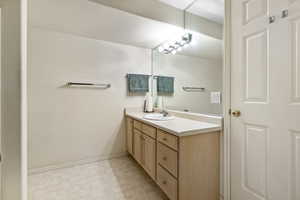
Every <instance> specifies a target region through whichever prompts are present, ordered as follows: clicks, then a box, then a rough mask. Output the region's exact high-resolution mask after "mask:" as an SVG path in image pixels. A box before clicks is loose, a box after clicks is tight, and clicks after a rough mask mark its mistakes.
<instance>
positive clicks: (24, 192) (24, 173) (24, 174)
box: [20, 0, 28, 200]
mask: <svg viewBox="0 0 300 200" xmlns="http://www.w3.org/2000/svg"><path fill="white" fill-rule="evenodd" d="M27 3H28V2H27V0H21V19H20V20H21V200H27V199H28V186H27V183H28V158H27V149H28V148H27V145H28V143H27V130H28V129H27V122H28V120H27V114H28V112H27V105H28V104H27V25H28V23H27Z"/></svg>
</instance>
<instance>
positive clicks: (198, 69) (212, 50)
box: [152, 0, 223, 115]
mask: <svg viewBox="0 0 300 200" xmlns="http://www.w3.org/2000/svg"><path fill="white" fill-rule="evenodd" d="M205 2H207V1H202V0H198V1H194V2H193V4H191V5H190V6H189V7H188V8H187V9H186V10H185V14H184V28H183V33H182V35H179V36H174V38H172V37H170V39H169V40H168V41H165V42H163V43H162V44H161V45H159V46H158V47H156V48H154V49H153V66H152V67H153V69H152V71H153V77H154V79H153V80H154V81H153V92H154V96H155V97H156V104H162V106H163V107H164V109H170V110H178V111H184V112H192V113H201V114H213V115H221V114H222V99H221V96H222V70H223V59H222V53H223V41H222V29H223V25H222V23H223V17H222V16H218V15H217V14H216V15H213V14H211V13H210V14H207V13H206V12H205V11H203V5H202V4H203V3H205ZM208 3H209V2H208ZM200 8H202V9H200ZM220 9H223V5H222V6H220ZM219 13H223V11H220V12H219ZM199 20H200V21H201V23H199ZM205 20H207V24H208V26H209V25H211V24H213V25H214V27H217V26H219V27H220V28H219V29H215V30H218V31H219V33H210V34H207V33H204V32H202V31H201V26H203V25H205ZM215 30H214V31H215ZM215 32H216V31H215ZM189 37H190V38H189ZM185 42H186V43H187V44H184V43H185ZM181 44H182V45H181ZM161 77H166V78H165V79H166V80H168V79H169V80H170V81H169V82H172V81H173V83H171V85H172V84H173V90H172V89H169V90H168V88H167V89H166V92H164V91H162V92H161V85H162V84H164V82H163V81H166V80H161V79H163V78H161ZM167 84H168V83H167ZM171 85H169V86H167V87H172V86H171ZM158 106H160V105H158Z"/></svg>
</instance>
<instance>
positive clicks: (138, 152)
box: [133, 129, 142, 164]
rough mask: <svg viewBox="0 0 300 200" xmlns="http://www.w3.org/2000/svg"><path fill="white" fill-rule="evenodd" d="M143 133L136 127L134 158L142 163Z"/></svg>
mask: <svg viewBox="0 0 300 200" xmlns="http://www.w3.org/2000/svg"><path fill="white" fill-rule="evenodd" d="M141 137H142V133H141V132H139V131H138V130H136V129H134V140H133V147H134V148H133V157H134V159H135V160H136V161H137V162H138V163H140V164H142V138H141Z"/></svg>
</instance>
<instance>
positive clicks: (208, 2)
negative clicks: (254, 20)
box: [159, 0, 225, 24]
mask: <svg viewBox="0 0 300 200" xmlns="http://www.w3.org/2000/svg"><path fill="white" fill-rule="evenodd" d="M159 1H161V2H163V3H165V4H168V5H171V6H173V7H176V8H179V9H181V10H184V9H186V8H187V7H188V6H189V5H191V4H192V3H193V2H194V3H193V4H192V6H191V8H189V9H188V12H191V13H193V14H195V15H198V16H201V17H204V18H206V19H208V20H211V21H214V22H217V23H219V24H223V21H224V12H225V11H224V0H196V1H195V0H159Z"/></svg>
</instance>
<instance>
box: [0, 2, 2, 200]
mask: <svg viewBox="0 0 300 200" xmlns="http://www.w3.org/2000/svg"><path fill="white" fill-rule="evenodd" d="M1 50H2V8H1V5H0V113H1V112H2V109H1V104H2V99H1V96H2V95H1V93H2V92H1V90H2V89H1V88H2V83H1V79H2V78H1V77H2V75H1V72H2V51H1ZM1 117H2V116H1V114H0V154H1V157H2V140H1V138H2V119H1ZM1 159H2V158H1ZM1 197H2V161H1V162H0V199H1Z"/></svg>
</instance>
